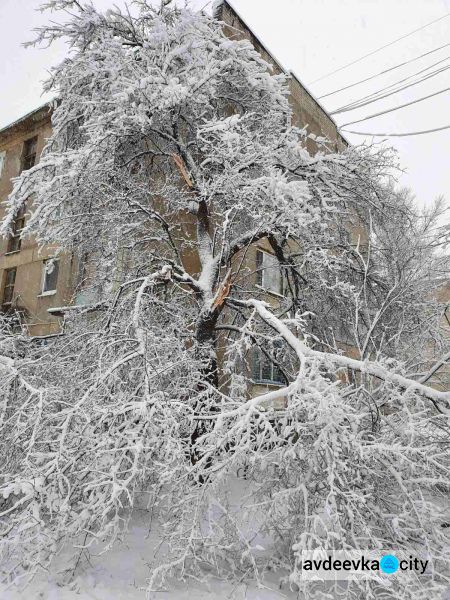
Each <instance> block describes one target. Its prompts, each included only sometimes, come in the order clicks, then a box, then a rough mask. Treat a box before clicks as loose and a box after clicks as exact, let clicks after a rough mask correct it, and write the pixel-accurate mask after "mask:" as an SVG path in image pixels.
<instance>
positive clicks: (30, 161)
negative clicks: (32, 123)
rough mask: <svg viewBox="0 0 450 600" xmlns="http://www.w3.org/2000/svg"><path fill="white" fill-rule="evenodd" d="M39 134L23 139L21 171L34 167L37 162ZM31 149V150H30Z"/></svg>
mask: <svg viewBox="0 0 450 600" xmlns="http://www.w3.org/2000/svg"><path fill="white" fill-rule="evenodd" d="M37 144H38V136H37V135H34V136H33V137H30V138H28V139H26V140H24V141H23V146H22V159H21V168H20V172H22V171H28V170H29V169H32V168H33V167H34V166H35V164H36V157H37ZM30 150H31V151H30Z"/></svg>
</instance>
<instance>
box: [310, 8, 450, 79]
mask: <svg viewBox="0 0 450 600" xmlns="http://www.w3.org/2000/svg"><path fill="white" fill-rule="evenodd" d="M449 15H450V13H446V14H445V15H443V16H442V17H439V18H438V19H434V21H430V22H429V23H425V25H422V27H419V28H418V29H414V30H413V31H410V32H409V33H405V35H402V36H401V37H399V38H397V39H395V40H393V41H392V42H389V43H388V44H385V45H384V46H380V47H379V48H376V49H375V50H372V52H369V53H368V54H364V56H360V57H359V58H357V59H356V60H352V61H351V62H349V63H347V64H346V65H343V66H342V67H339V68H338V69H335V70H334V71H330V72H329V73H326V74H325V75H322V77H319V78H318V79H315V80H314V81H311V82H310V83H309V84H308V85H312V84H314V83H317V82H318V81H322V79H326V78H327V77H330V76H331V75H334V74H335V73H339V71H343V70H344V69H347V68H348V67H351V66H352V65H355V64H356V63H359V62H360V61H362V60H364V59H365V58H368V57H369V56H373V55H374V54H376V53H377V52H381V50H384V49H385V48H389V46H392V45H393V44H396V43H397V42H399V41H400V40H404V39H405V38H407V37H409V36H410V35H413V34H414V33H417V32H418V31H422V29H425V28H426V27H429V26H430V25H433V24H434V23H437V22H438V21H442V19H446V18H447V17H448V16H449Z"/></svg>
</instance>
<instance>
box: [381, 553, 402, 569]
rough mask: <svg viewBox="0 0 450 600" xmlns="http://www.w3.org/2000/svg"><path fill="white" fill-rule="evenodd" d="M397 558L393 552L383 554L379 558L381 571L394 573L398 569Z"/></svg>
mask: <svg viewBox="0 0 450 600" xmlns="http://www.w3.org/2000/svg"><path fill="white" fill-rule="evenodd" d="M398 565H399V562H398V558H397V557H396V556H394V555H393V554H385V555H384V556H383V557H382V559H381V560H380V569H381V570H382V571H383V573H395V572H396V571H398Z"/></svg>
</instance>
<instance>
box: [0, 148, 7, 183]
mask: <svg viewBox="0 0 450 600" xmlns="http://www.w3.org/2000/svg"><path fill="white" fill-rule="evenodd" d="M5 161H6V152H0V177H1V176H2V173H3V167H4V166H5Z"/></svg>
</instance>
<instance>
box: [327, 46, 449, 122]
mask: <svg viewBox="0 0 450 600" xmlns="http://www.w3.org/2000/svg"><path fill="white" fill-rule="evenodd" d="M449 58H450V57H447V58H445V59H443V60H442V61H439V62H444V61H446V60H449ZM436 64H437V63H436ZM433 66H434V65H433ZM430 68H431V67H430ZM448 69H450V65H447V66H445V67H441V68H440V69H436V70H435V71H432V72H431V73H428V74H427V75H424V76H423V77H420V78H419V79H417V80H416V81H412V82H410V83H408V84H406V85H403V86H400V87H396V88H395V89H393V90H391V91H387V90H389V89H390V88H392V87H394V86H398V85H399V84H400V83H402V82H403V81H406V80H407V79H411V77H413V76H416V75H419V74H420V73H423V71H419V72H418V73H415V74H414V75H412V76H411V77H406V78H405V79H403V80H400V81H398V82H396V83H393V84H391V85H389V86H387V87H385V88H382V89H381V90H378V91H377V92H374V93H373V94H368V95H367V96H363V97H362V98H359V99H358V100H355V101H354V102H351V103H350V104H346V105H344V106H341V107H340V108H337V109H336V110H333V111H331V112H330V113H329V114H330V115H338V114H341V113H344V112H349V111H352V110H356V109H357V108H361V107H363V106H367V105H368V104H372V103H373V102H378V101H379V100H382V99H384V98H388V97H389V96H392V95H394V94H397V93H398V92H402V91H403V90H407V89H408V88H410V87H414V86H415V85H418V84H419V83H423V82H424V81H427V80H428V79H432V78H433V77H436V76H437V75H440V74H441V73H444V72H445V71H447V70H448ZM425 70H428V69H424V71H425ZM385 91H386V92H387V93H385V94H383V92H385Z"/></svg>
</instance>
